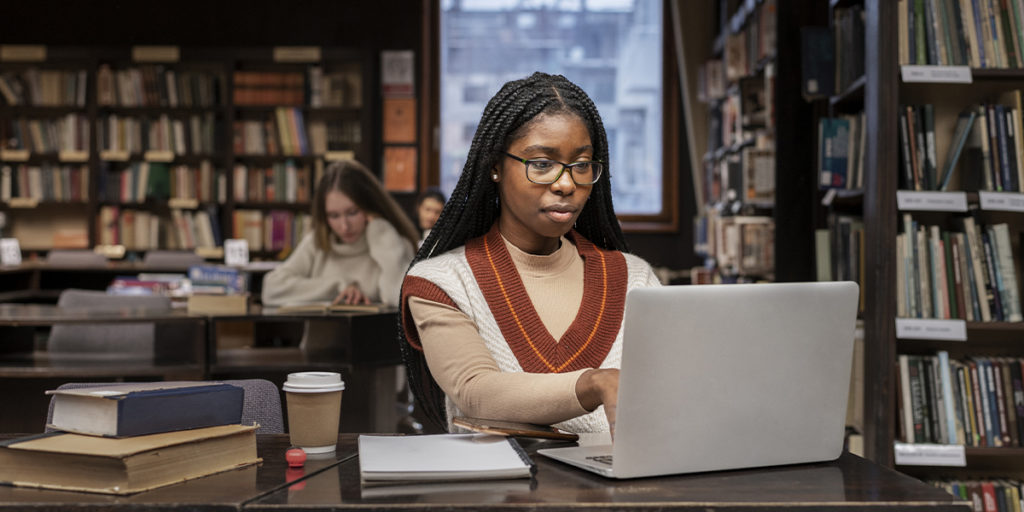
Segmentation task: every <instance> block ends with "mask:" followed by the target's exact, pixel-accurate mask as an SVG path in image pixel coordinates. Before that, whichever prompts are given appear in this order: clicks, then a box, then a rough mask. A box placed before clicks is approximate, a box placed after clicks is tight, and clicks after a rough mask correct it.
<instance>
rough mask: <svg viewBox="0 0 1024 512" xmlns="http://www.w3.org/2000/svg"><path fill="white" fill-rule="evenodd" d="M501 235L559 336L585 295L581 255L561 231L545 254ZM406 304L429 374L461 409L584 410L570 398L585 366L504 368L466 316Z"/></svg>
mask: <svg viewBox="0 0 1024 512" xmlns="http://www.w3.org/2000/svg"><path fill="white" fill-rule="evenodd" d="M502 240H503V241H504V242H505V246H506V247H507V248H508V252H509V255H510V256H511V257H512V262H513V263H514V264H515V266H516V270H517V271H518V272H519V276H520V278H521V279H522V282H523V286H524V287H525V288H526V292H527V294H528V295H529V296H530V300H531V301H532V302H533V305H534V307H535V309H536V310H537V314H538V315H539V316H540V319H541V321H542V322H543V323H544V326H545V327H546V328H547V330H548V332H550V333H551V335H552V337H554V338H555V339H560V338H561V336H562V335H563V334H564V333H565V332H566V331H567V330H568V329H569V326H570V325H571V324H572V321H573V320H574V319H575V318H576V313H577V311H578V310H579V307H580V303H581V302H582V300H583V258H581V257H580V255H579V253H578V252H577V250H576V247H575V246H574V245H573V244H572V243H571V242H569V240H568V239H566V238H564V237H563V238H562V240H561V246H560V247H559V248H558V250H556V251H555V252H554V253H552V254H550V255H543V256H541V255H536V254H528V253H526V252H523V251H521V250H519V249H518V248H517V247H515V246H513V245H512V244H510V243H509V242H508V240H505V239H504V237H503V238H502ZM409 310H410V312H411V313H412V316H413V320H414V321H415V323H416V330H417V331H418V333H419V338H420V342H421V343H422V345H423V353H424V356H425V357H426V360H427V366H429V368H430V373H431V374H432V375H433V376H434V379H435V380H436V381H437V383H438V385H439V386H440V387H441V389H442V390H443V391H444V392H445V394H447V395H448V396H449V397H451V399H452V400H453V401H454V402H455V403H456V404H457V405H458V406H459V409H460V410H461V411H462V412H463V413H464V414H466V415H469V416H473V417H477V418H501V419H507V420H512V421H525V422H530V423H541V424H551V423H558V422H560V421H564V420H567V419H570V418H574V417H576V416H579V415H581V414H585V413H587V412H588V411H587V410H586V409H584V408H583V406H582V405H580V402H579V399H578V398H577V397H576V381H577V380H578V379H579V377H580V375H581V374H582V373H583V372H584V371H586V370H585V369H584V370H578V371H575V372H571V373H545V374H541V373H521V372H517V373H511V372H502V371H501V370H500V369H499V368H498V365H497V363H495V361H494V358H493V357H492V356H491V353H490V351H489V350H487V347H486V345H485V343H484V340H483V339H482V338H481V337H480V335H479V334H478V333H477V327H476V324H474V323H473V320H472V319H470V318H469V317H468V316H466V314H464V313H462V312H461V311H459V310H458V309H456V308H453V307H450V306H446V305H444V304H439V303H437V302H432V301H428V300H425V299H422V298H419V297H415V296H413V297H410V298H409Z"/></svg>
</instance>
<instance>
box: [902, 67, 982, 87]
mask: <svg viewBox="0 0 1024 512" xmlns="http://www.w3.org/2000/svg"><path fill="white" fill-rule="evenodd" d="M900 71H901V72H902V75H903V81H904V82H905V83H914V82H918V83H942V84H969V83H971V82H973V81H974V78H973V76H972V75H971V68H970V67H968V66H900Z"/></svg>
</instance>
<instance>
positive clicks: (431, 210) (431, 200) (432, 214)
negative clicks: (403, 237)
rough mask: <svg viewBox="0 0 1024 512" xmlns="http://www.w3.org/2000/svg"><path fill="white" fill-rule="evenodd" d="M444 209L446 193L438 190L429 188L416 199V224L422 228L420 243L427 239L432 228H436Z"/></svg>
mask: <svg viewBox="0 0 1024 512" xmlns="http://www.w3.org/2000/svg"><path fill="white" fill-rule="evenodd" d="M443 208H444V193H442V192H441V191H440V190H438V189H436V188H428V189H426V190H424V191H423V193H422V194H420V197H419V198H418V199H416V222H417V224H419V228H420V243H421V244H422V243H423V241H424V240H426V239H427V235H429V234H430V228H433V227H434V223H435V222H437V218H438V217H440V216H441V210H442V209H443Z"/></svg>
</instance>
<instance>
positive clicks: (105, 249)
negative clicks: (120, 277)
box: [92, 244, 127, 260]
mask: <svg viewBox="0 0 1024 512" xmlns="http://www.w3.org/2000/svg"><path fill="white" fill-rule="evenodd" d="M126 250H127V248H126V247H125V246H123V245H121V244H114V245H97V246H96V247H94V248H93V250H92V252H94V253H96V254H100V255H102V256H103V257H104V258H107V259H108V260H119V259H121V258H124V253H125V251H126Z"/></svg>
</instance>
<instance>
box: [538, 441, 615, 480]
mask: <svg viewBox="0 0 1024 512" xmlns="http://www.w3.org/2000/svg"><path fill="white" fill-rule="evenodd" d="M537 453H539V454H541V455H544V456H546V457H550V458H552V459H555V460H557V461H561V462H564V463H566V464H572V465H573V466H576V467H578V468H583V469H586V470H588V471H593V472H595V473H598V474H600V475H603V476H612V445H610V444H606V445H596V446H570V447H566V448H542V449H540V450H537Z"/></svg>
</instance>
